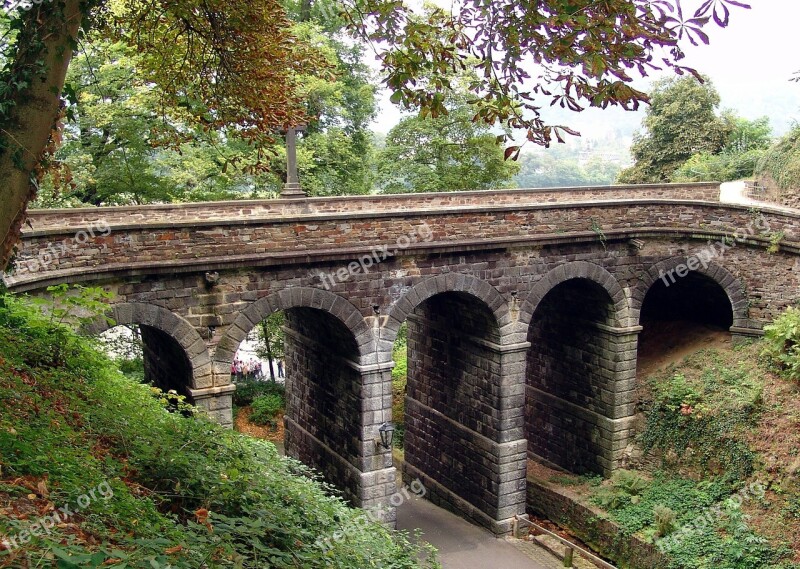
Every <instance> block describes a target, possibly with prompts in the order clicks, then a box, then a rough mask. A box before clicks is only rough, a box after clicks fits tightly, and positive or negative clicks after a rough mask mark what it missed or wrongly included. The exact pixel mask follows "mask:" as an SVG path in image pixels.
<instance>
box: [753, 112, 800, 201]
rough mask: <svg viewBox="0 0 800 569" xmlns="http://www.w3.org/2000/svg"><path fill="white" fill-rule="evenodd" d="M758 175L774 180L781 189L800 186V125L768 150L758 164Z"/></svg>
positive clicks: (795, 188)
mask: <svg viewBox="0 0 800 569" xmlns="http://www.w3.org/2000/svg"><path fill="white" fill-rule="evenodd" d="M756 175H757V176H759V177H762V178H763V177H766V178H770V179H771V180H774V181H775V183H776V184H777V185H778V187H779V188H780V189H781V190H797V189H798V188H800V125H795V127H794V128H792V130H791V131H789V132H788V133H787V134H786V135H785V136H784V137H783V138H781V139H780V140H779V141H778V142H776V143H775V144H774V145H773V146H772V147H771V148H769V150H767V151H766V153H765V155H764V156H763V158H762V159H761V160H760V161H759V162H758V165H757V166H756Z"/></svg>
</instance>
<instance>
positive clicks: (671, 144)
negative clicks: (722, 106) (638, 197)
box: [619, 77, 733, 184]
mask: <svg viewBox="0 0 800 569" xmlns="http://www.w3.org/2000/svg"><path fill="white" fill-rule="evenodd" d="M719 102H720V99H719V94H718V93H717V90H716V89H715V88H714V86H713V85H712V84H711V82H710V81H706V82H705V83H699V82H697V81H696V80H695V79H694V78H693V77H683V78H681V79H663V80H660V81H657V82H656V83H655V85H654V86H653V90H652V93H651V96H650V107H649V108H648V109H647V112H646V115H645V118H644V120H643V125H644V127H645V133H644V134H641V135H638V136H637V137H635V138H634V142H633V146H632V147H631V153H632V154H633V158H634V160H635V161H636V163H635V164H634V166H632V167H631V168H629V169H627V170H624V171H623V172H622V173H621V174H620V178H619V179H620V181H621V182H624V183H634V184H635V183H646V182H665V181H669V179H670V177H671V176H672V174H673V173H674V172H675V170H677V169H678V168H679V167H680V166H681V165H682V164H683V163H684V162H686V161H687V160H688V159H689V158H690V157H691V156H692V155H694V154H698V153H702V152H707V153H711V154H714V153H717V152H719V151H720V150H722V148H723V147H724V146H725V143H726V141H727V140H728V136H729V135H730V133H731V131H732V130H733V127H732V125H731V124H730V123H729V122H727V121H725V120H724V119H723V118H722V117H720V116H718V115H717V113H716V110H717V107H718V106H719Z"/></svg>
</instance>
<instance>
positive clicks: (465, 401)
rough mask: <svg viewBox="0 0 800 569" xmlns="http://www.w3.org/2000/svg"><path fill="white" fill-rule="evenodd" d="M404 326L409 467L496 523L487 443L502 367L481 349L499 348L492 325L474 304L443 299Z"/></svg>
mask: <svg viewBox="0 0 800 569" xmlns="http://www.w3.org/2000/svg"><path fill="white" fill-rule="evenodd" d="M408 325H409V326H408V353H409V365H408V387H407V397H406V408H405V409H406V411H405V413H406V438H405V450H406V462H408V464H409V465H410V466H411V467H414V468H416V469H418V470H420V471H422V472H424V473H425V474H426V475H428V476H430V477H431V478H433V479H434V480H436V481H437V482H438V483H439V484H441V485H443V486H445V487H446V488H447V489H448V490H450V492H452V493H454V494H456V495H457V496H461V497H464V498H465V499H466V500H467V501H469V502H470V503H471V504H472V505H473V506H476V507H478V508H479V509H480V510H481V511H482V512H484V513H486V514H489V515H490V516H492V517H493V518H494V517H496V515H497V513H498V496H497V473H496V472H493V471H492V465H493V464H494V463H496V460H495V459H494V457H492V450H493V449H492V447H491V446H490V445H488V444H487V442H490V441H497V440H498V432H499V430H500V425H499V417H498V413H497V410H498V408H499V405H498V397H497V395H498V386H499V384H500V381H501V361H500V354H498V353H497V352H496V351H492V350H491V348H490V347H488V346H487V345H485V344H484V343H483V342H497V341H499V333H498V329H497V323H496V322H494V318H493V316H492V314H491V313H490V312H489V311H488V309H487V308H486V307H485V306H481V305H480V303H479V302H477V301H476V300H475V299H470V298H464V297H462V296H460V295H458V294H457V293H448V294H444V295H438V296H434V297H432V298H430V299H429V300H427V301H426V302H425V303H424V304H423V305H422V306H420V307H419V308H418V309H417V311H416V312H415V314H414V315H413V317H410V318H409V320H408ZM431 491H432V492H436V488H435V487H434V488H431ZM440 498H441V499H445V500H447V495H444V496H441V497H440Z"/></svg>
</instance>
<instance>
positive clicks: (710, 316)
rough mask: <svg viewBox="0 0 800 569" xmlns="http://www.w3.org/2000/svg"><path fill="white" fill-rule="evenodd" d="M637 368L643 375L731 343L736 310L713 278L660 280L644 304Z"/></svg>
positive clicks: (692, 274)
mask: <svg viewBox="0 0 800 569" xmlns="http://www.w3.org/2000/svg"><path fill="white" fill-rule="evenodd" d="M639 324H640V325H641V326H642V332H641V334H640V336H639V350H638V357H639V363H638V369H639V376H640V377H641V376H644V375H647V374H649V373H651V372H652V371H655V370H656V369H658V368H660V367H663V366H664V365H666V364H668V363H669V362H671V361H673V360H676V359H680V358H682V357H683V355H685V354H688V353H689V352H691V351H695V350H696V349H700V348H702V347H705V346H709V345H717V344H720V343H723V344H724V343H728V342H730V332H729V330H730V327H731V326H732V325H733V308H732V307H731V302H730V299H729V298H728V295H727V294H726V293H725V290H724V289H723V288H722V287H721V286H720V285H719V283H717V282H716V281H715V280H714V279H712V278H710V277H708V276H706V275H703V274H701V273H697V272H690V273H688V274H687V275H686V276H684V277H681V278H676V279H675V280H674V282H673V280H671V279H668V278H667V279H657V280H656V282H655V283H653V285H652V286H651V287H650V290H648V291H647V294H646V295H645V298H644V301H643V302H642V308H641V315H640V317H639Z"/></svg>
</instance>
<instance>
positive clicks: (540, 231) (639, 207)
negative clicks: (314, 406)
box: [5, 200, 800, 290]
mask: <svg viewBox="0 0 800 569" xmlns="http://www.w3.org/2000/svg"><path fill="white" fill-rule="evenodd" d="M759 216H761V217H759ZM96 222H97V220H95V223H96ZM108 227H109V231H108V232H107V233H106V234H105V235H96V236H95V237H94V238H93V239H90V240H89V241H86V242H85V243H83V244H79V243H77V242H76V239H75V233H74V231H73V230H72V229H69V228H66V227H62V228H60V229H57V230H56V229H52V230H47V231H28V232H26V233H25V234H24V236H23V246H22V248H21V250H20V252H19V254H18V256H17V259H16V264H15V267H14V269H13V271H12V273H11V274H10V275H7V276H6V277H5V281H6V283H7V285H8V286H9V287H10V288H12V289H17V290H27V289H35V288H42V287H43V286H46V285H47V284H51V283H52V282H64V281H67V282H79V281H82V280H92V279H96V278H99V277H109V276H114V275H124V274H142V273H147V274H154V273H156V274H157V273H159V272H161V273H174V272H188V271H201V270H211V271H213V270H218V269H226V268H237V267H266V266H280V265H293V264H297V263H309V262H321V261H354V260H355V259H357V258H359V257H360V256H362V255H365V254H374V255H377V256H378V257H379V258H378V259H377V260H378V261H380V260H382V259H383V258H385V257H386V256H391V255H392V254H394V253H402V252H404V253H406V254H415V253H417V252H419V253H423V254H424V253H431V252H448V251H454V250H458V251H471V250H478V249H485V248H486V247H487V246H492V245H494V246H501V247H509V246H516V245H546V244H553V243H571V242H586V241H595V242H598V241H599V242H606V241H613V240H615V239H633V238H636V237H639V236H646V235H652V234H655V235H664V236H672V235H674V236H687V235H688V236H690V237H692V238H696V239H703V240H706V239H714V240H718V239H719V238H721V237H724V236H728V237H731V238H747V239H748V240H750V241H753V242H758V243H761V244H766V245H767V246H768V245H769V243H770V242H771V241H772V240H774V239H775V238H776V236H778V235H780V239H781V247H782V248H785V249H789V250H791V249H792V248H797V245H798V242H799V241H800V216H797V215H793V214H791V213H788V212H786V211H779V210H771V209H766V208H765V209H762V210H761V212H760V214H759V213H758V212H756V211H755V210H753V209H752V208H748V207H745V206H740V205H730V204H726V205H721V204H711V203H708V202H696V201H683V200H641V201H616V202H615V201H611V202H590V203H566V204H563V203H560V204H549V205H541V204H538V205H528V206H505V205H504V206H482V207H472V206H469V207H467V206H464V207H453V208H449V209H444V208H442V209H439V210H430V211H429V210H424V211H419V210H418V211H393V212H388V211H387V212H383V213H380V212H379V213H361V214H359V213H352V212H343V213H330V214H315V215H310V214H304V215H298V216H294V217H286V218H281V219H275V218H262V219H256V218H248V219H230V220H228V221H226V222H224V223H222V222H214V221H206V222H201V221H197V222H195V223H194V224H192V225H186V226H184V227H181V226H180V224H176V223H158V224H156V223H148V224H145V225H135V224H134V225H125V226H114V225H113V224H109V225H108ZM382 246H383V247H385V248H384V249H381V247H382ZM345 266H346V263H345ZM322 284H325V283H322Z"/></svg>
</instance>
